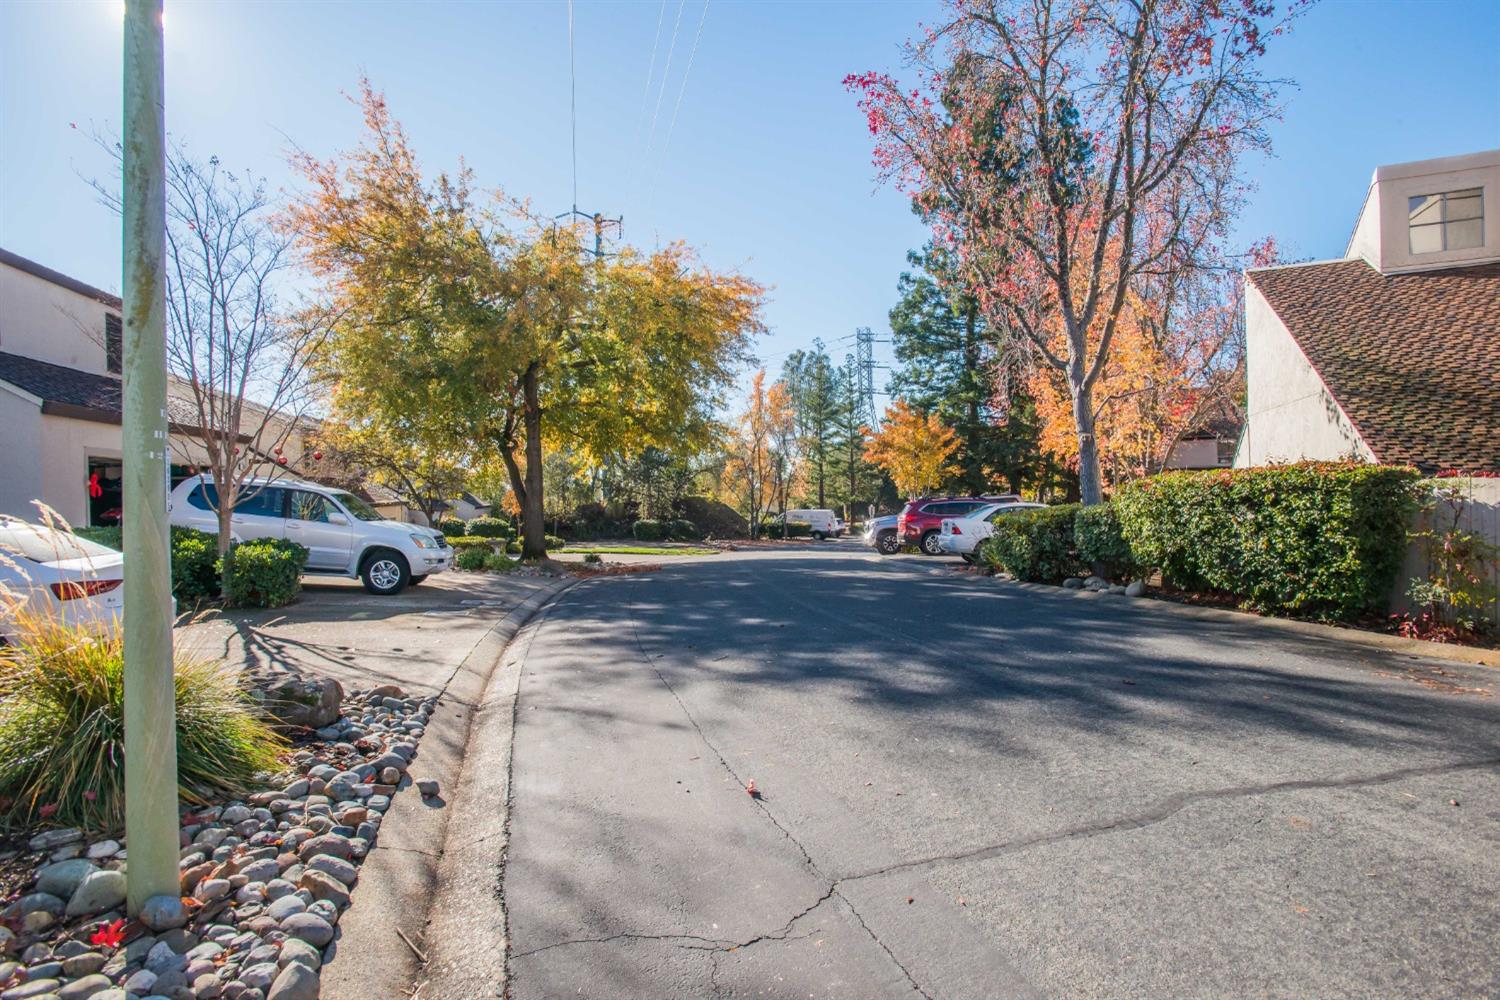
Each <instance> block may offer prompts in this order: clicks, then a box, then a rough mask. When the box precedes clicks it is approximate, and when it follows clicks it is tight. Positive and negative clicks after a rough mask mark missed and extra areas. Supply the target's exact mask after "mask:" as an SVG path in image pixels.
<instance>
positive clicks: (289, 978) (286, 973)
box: [266, 962, 318, 1000]
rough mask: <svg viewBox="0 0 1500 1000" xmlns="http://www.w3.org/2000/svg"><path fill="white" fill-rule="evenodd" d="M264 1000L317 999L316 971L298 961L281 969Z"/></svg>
mask: <svg viewBox="0 0 1500 1000" xmlns="http://www.w3.org/2000/svg"><path fill="white" fill-rule="evenodd" d="M266 1000H318V973H317V970H315V969H309V968H308V967H307V966H305V965H303V964H302V963H300V962H293V963H292V964H291V965H288V966H287V967H286V968H284V969H282V970H281V974H280V975H278V976H277V977H276V981H275V982H274V983H272V984H271V989H270V992H268V993H267V994H266Z"/></svg>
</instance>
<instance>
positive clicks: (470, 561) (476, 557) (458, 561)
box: [453, 539, 494, 572]
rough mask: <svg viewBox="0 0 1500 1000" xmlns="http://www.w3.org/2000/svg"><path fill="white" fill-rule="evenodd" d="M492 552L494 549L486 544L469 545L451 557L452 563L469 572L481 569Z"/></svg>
mask: <svg viewBox="0 0 1500 1000" xmlns="http://www.w3.org/2000/svg"><path fill="white" fill-rule="evenodd" d="M476 540H477V539H476ZM493 554H494V550H493V549H491V548H490V547H489V546H488V545H486V546H485V547H484V548H477V547H469V548H464V549H460V550H459V551H458V554H457V555H455V556H454V557H453V565H455V566H457V567H458V568H459V569H466V570H469V571H470V572H473V571H475V570H481V569H484V561H485V560H486V559H488V558H489V557H490V556H491V555H493Z"/></svg>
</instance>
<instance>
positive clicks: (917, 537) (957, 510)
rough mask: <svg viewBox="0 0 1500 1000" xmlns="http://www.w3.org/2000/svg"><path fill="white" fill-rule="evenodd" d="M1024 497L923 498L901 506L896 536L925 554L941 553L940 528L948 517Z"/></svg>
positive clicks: (1004, 495)
mask: <svg viewBox="0 0 1500 1000" xmlns="http://www.w3.org/2000/svg"><path fill="white" fill-rule="evenodd" d="M1019 499H1021V498H1020V497H1018V496H1016V495H1015V494H1014V493H1004V494H997V495H995V496H982V497H922V498H921V499H920V500H912V501H910V502H909V503H907V505H906V506H905V507H903V508H902V509H901V514H900V516H899V517H897V518H896V537H897V538H899V539H900V540H901V544H902V545H915V546H916V547H917V548H919V549H921V550H922V554H923V555H928V556H940V555H942V554H943V550H942V549H940V548H938V529H939V528H940V527H942V524H943V518H945V517H963V516H965V515H966V514H968V513H970V512H971V511H975V510H978V509H979V508H980V507H984V506H986V505H988V504H992V503H1006V502H1011V501H1016V500H1019Z"/></svg>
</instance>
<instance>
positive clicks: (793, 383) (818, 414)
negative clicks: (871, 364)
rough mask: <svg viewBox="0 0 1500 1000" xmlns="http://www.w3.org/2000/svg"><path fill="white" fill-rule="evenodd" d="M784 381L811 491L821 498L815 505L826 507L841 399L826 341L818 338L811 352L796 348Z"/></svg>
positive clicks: (783, 374)
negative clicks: (825, 345) (824, 345)
mask: <svg viewBox="0 0 1500 1000" xmlns="http://www.w3.org/2000/svg"><path fill="white" fill-rule="evenodd" d="M781 380H782V382H783V383H785V385H786V387H787V391H788V393H789V394H790V398H791V405H792V410H793V414H794V426H795V428H796V434H797V438H798V443H799V446H800V451H801V453H802V455H803V458H804V461H805V462H806V466H805V473H804V478H805V480H806V482H807V487H808V490H809V492H810V493H812V494H813V496H814V498H815V499H816V501H817V503H816V504H815V506H817V507H819V508H822V507H826V506H827V505H828V493H829V486H830V480H831V479H832V476H833V468H834V463H835V459H836V458H837V456H836V454H835V451H836V449H837V443H838V442H837V440H836V437H837V432H838V425H839V408H840V402H839V399H838V395H837V385H836V379H835V374H834V367H833V363H832V362H831V361H829V359H828V352H827V350H826V349H824V347H823V342H822V341H821V340H814V341H813V349H812V350H811V351H793V352H792V353H791V355H789V356H788V357H787V359H786V361H785V362H784V363H783V364H782V367H781Z"/></svg>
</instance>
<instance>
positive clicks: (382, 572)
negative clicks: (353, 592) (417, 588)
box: [360, 549, 411, 594]
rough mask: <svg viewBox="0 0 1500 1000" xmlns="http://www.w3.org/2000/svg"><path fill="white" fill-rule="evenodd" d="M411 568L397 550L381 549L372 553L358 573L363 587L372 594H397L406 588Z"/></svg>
mask: <svg viewBox="0 0 1500 1000" xmlns="http://www.w3.org/2000/svg"><path fill="white" fill-rule="evenodd" d="M410 576H411V570H410V569H408V568H407V565H406V560H405V559H403V558H402V557H401V554H400V553H398V552H392V551H390V550H389V549H383V550H381V551H379V552H377V553H375V554H374V555H372V556H371V557H370V558H369V559H368V560H367V561H366V562H365V568H364V569H363V571H361V573H360V577H361V578H362V579H363V580H364V584H365V589H366V590H368V591H369V592H370V593H372V594H399V593H400V592H401V591H402V590H405V589H406V584H407V581H408V580H409V579H410Z"/></svg>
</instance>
